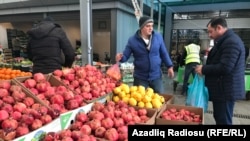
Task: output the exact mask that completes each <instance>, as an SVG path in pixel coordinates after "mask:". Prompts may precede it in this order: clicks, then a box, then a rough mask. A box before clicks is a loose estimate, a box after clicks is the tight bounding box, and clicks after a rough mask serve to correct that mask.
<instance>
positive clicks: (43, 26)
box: [27, 21, 75, 74]
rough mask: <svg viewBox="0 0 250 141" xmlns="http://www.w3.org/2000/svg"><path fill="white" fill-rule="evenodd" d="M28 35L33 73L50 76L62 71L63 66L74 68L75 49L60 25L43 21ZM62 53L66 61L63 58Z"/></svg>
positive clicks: (29, 55) (28, 47)
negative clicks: (55, 71) (52, 73)
mask: <svg viewBox="0 0 250 141" xmlns="http://www.w3.org/2000/svg"><path fill="white" fill-rule="evenodd" d="M27 33H28V35H29V36H30V39H29V42H28V46H27V52H28V58H29V59H30V60H31V61H32V62H33V73H37V72H42V73H44V74H48V73H51V72H53V71H54V70H56V69H62V66H64V67H71V66H72V64H73V62H74V58H75V53H74V49H73V47H72V46H71V44H70V42H69V40H68V38H67V36H66V34H65V32H64V31H63V29H62V28H61V26H60V25H58V24H55V23H53V22H52V21H42V22H40V23H39V24H38V25H37V26H35V27H33V28H32V29H30V30H29V31H28V32H27ZM62 52H63V55H64V56H65V59H63V58H62ZM64 60H65V61H64Z"/></svg>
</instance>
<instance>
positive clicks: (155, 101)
mask: <svg viewBox="0 0 250 141" xmlns="http://www.w3.org/2000/svg"><path fill="white" fill-rule="evenodd" d="M151 103H152V105H153V107H154V108H160V107H161V106H162V103H161V101H160V100H159V99H152V102H151Z"/></svg>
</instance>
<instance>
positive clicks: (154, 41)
mask: <svg viewBox="0 0 250 141" xmlns="http://www.w3.org/2000/svg"><path fill="white" fill-rule="evenodd" d="M139 32H140V30H138V31H137V32H136V33H135V34H134V35H133V36H132V37H130V38H129V40H128V43H127V45H126V48H125V50H124V51H123V57H122V59H121V60H120V62H126V61H127V60H128V59H129V57H130V56H131V54H133V57H134V62H133V63H134V66H135V67H134V77H135V78H138V79H142V80H146V81H147V80H148V81H150V80H155V79H158V78H160V77H161V76H162V71H161V65H162V63H164V64H165V65H166V66H167V67H168V68H169V67H172V66H173V64H172V61H171V59H170V57H169V54H168V52H167V49H166V46H165V43H164V41H163V38H162V35H160V34H159V33H156V32H154V31H153V32H152V35H151V36H152V37H151V47H150V49H149V50H148V49H147V45H146V43H145V42H144V41H143V39H142V38H141V37H140V35H139Z"/></svg>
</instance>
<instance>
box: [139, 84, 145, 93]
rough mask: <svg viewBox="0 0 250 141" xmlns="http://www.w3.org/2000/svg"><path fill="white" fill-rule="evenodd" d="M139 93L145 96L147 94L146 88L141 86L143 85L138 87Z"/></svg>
mask: <svg viewBox="0 0 250 141" xmlns="http://www.w3.org/2000/svg"><path fill="white" fill-rule="evenodd" d="M138 92H139V93H141V94H143V95H144V94H145V93H146V89H145V87H144V86H141V85H140V86H138Z"/></svg>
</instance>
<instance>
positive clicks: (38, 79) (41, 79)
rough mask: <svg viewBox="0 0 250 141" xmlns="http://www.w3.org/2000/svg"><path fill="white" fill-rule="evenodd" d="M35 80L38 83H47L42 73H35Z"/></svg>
mask: <svg viewBox="0 0 250 141" xmlns="http://www.w3.org/2000/svg"><path fill="white" fill-rule="evenodd" d="M33 79H34V80H35V81H36V82H44V81H46V78H45V75H44V74H42V73H35V74H34V75H33Z"/></svg>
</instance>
